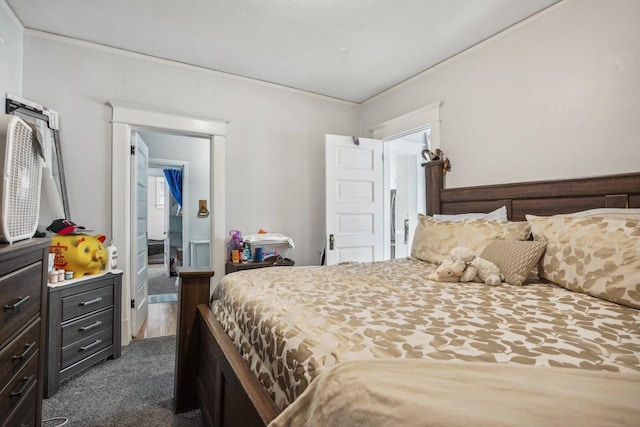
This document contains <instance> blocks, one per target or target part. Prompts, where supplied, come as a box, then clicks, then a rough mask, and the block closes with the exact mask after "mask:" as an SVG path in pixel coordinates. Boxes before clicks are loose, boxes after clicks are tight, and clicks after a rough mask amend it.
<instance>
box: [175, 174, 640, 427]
mask: <svg viewBox="0 0 640 427" xmlns="http://www.w3.org/2000/svg"><path fill="white" fill-rule="evenodd" d="M424 166H425V177H426V183H427V214H428V216H424V217H421V218H420V225H419V228H420V227H421V229H420V230H416V235H417V238H416V239H418V240H420V239H424V241H428V242H432V243H428V244H425V245H422V246H421V245H420V244H416V243H414V247H413V248H412V257H410V259H401V260H394V261H385V262H380V263H370V264H361V263H347V264H342V265H337V266H326V267H295V268H294V269H290V268H270V269H262V270H251V271H246V272H241V273H234V274H231V275H228V276H227V277H225V279H224V280H223V282H222V283H221V285H220V286H219V287H217V288H216V289H215V290H214V293H213V298H212V301H211V304H210V305H209V297H210V293H209V280H208V277H210V275H211V274H212V272H206V271H200V272H194V271H190V272H185V273H184V274H181V282H182V285H181V289H180V297H179V302H180V316H179V321H178V337H177V340H178V344H177V356H176V389H175V401H174V404H175V409H176V412H182V411H186V410H190V409H194V408H196V407H199V408H200V409H201V411H202V416H203V419H204V422H205V424H206V425H215V426H218V425H260V426H265V425H268V424H271V425H272V426H274V427H275V426H285V425H300V424H301V423H302V422H303V421H304V422H305V423H309V425H324V424H331V423H338V424H343V425H344V424H360V425H367V424H372V423H374V424H378V425H398V424H399V423H402V424H408V425H428V424H433V425H441V424H449V425H468V424H470V423H471V422H473V423H474V424H476V425H482V424H486V425H500V424H502V425H513V424H516V423H517V424H531V425H535V424H562V423H563V422H565V423H567V424H573V425H576V424H581V423H582V422H583V421H584V422H586V421H589V422H591V423H593V422H595V423H596V424H599V425H606V424H612V425H625V424H627V425H633V424H634V423H637V420H638V419H640V412H639V411H640V409H639V407H640V405H638V404H637V403H638V397H637V396H640V313H639V310H638V307H640V277H639V276H638V275H639V274H640V268H639V266H638V262H640V261H639V260H640V245H639V244H638V241H639V240H640V236H639V235H638V234H637V233H638V232H640V231H639V230H640V226H639V225H638V222H639V221H640V220H638V218H637V217H633V216H631V217H628V215H627V213H628V212H629V211H630V210H629V209H628V208H640V173H633V174H622V175H614V176H605V177H592V178H585V179H571V180H558V181H541V182H529V183H515V184H501V185H492V186H481V187H468V188H457V189H444V188H443V168H442V163H441V162H429V163H427V164H425V165H424ZM602 208H606V209H607V210H606V211H602V210H597V211H594V209H602ZM496 210H503V211H506V215H507V217H508V219H509V220H510V221H508V222H496V221H492V220H489V219H482V218H480V219H473V220H467V221H459V222H453V221H443V220H435V219H433V218H432V217H431V216H432V215H436V214H439V215H459V214H463V213H468V212H476V213H477V212H483V213H486V212H492V211H496ZM576 212H580V214H575V213H576ZM567 214H571V215H567ZM636 215H637V214H636ZM498 224H500V225H498ZM603 229H605V231H604V232H603ZM585 230H586V231H585ZM419 231H420V232H419ZM532 231H533V233H532V234H533V237H532V238H531V237H529V235H530V233H531V232H532ZM420 233H422V234H423V236H422V237H420V236H421V234H420ZM452 235H455V236H456V237H455V238H452V237H450V236H452ZM567 236H569V237H570V238H571V239H573V240H571V241H569V242H567V240H566V239H567ZM594 236H599V237H594ZM487 239H488V240H487ZM585 239H586V240H587V241H588V242H590V243H589V245H592V246H593V245H595V246H596V247H597V248H599V249H601V250H599V251H595V252H594V253H587V254H585V253H584V251H583V248H582V247H581V245H582V244H583V242H584V241H585ZM594 239H595V240H594ZM494 240H496V241H497V242H494ZM420 241H422V240H420ZM434 241H436V242H439V243H437V244H436V245H434V244H433V242H434ZM487 241H491V244H487ZM611 241H614V242H617V243H616V244H615V245H614V246H611V245H610V244H609V242H611ZM460 243H464V244H465V246H471V247H473V249H474V250H477V251H479V252H481V254H482V256H483V257H487V258H489V259H491V260H494V261H496V264H498V263H502V264H501V266H500V267H501V271H502V272H504V273H506V274H505V278H504V279H505V283H504V285H502V286H498V287H489V286H487V285H485V284H483V283H464V284H462V283H457V282H433V281H429V280H426V277H427V276H428V275H429V274H430V273H432V272H433V270H435V267H436V266H437V265H438V263H439V261H441V260H442V259H444V257H445V256H446V253H448V251H449V249H451V247H453V246H456V245H458V244H460ZM567 247H571V248H573V249H572V251H573V252H571V251H569V252H567V249H566V248H567ZM604 249H607V250H608V251H604V252H603V250H604ZM505 253H507V254H508V255H507V256H506V258H504V257H505V255H504V254H505ZM521 253H522V254H523V255H522V256H520V255H518V256H516V255H515V254H521ZM501 257H502V258H501ZM507 258H508V259H507ZM513 258H517V259H516V260H515V261H514V259H513ZM576 260H578V261H576ZM583 260H589V262H588V263H585V262H583ZM507 261H508V262H507ZM505 262H506V264H505ZM586 264H589V265H586ZM594 265H595V267H593V266H594ZM530 271H533V274H531V273H530ZM594 272H595V273H594ZM594 274H595V275H596V276H598V275H599V277H600V276H604V277H612V278H613V279H614V280H607V281H605V282H606V283H605V282H603V280H601V279H599V278H598V277H595V276H594ZM541 277H542V278H541ZM507 281H508V283H507ZM389 408H393V410H390V409H389Z"/></svg>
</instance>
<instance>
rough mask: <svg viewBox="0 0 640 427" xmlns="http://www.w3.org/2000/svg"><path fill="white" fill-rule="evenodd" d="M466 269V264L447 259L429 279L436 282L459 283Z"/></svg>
mask: <svg viewBox="0 0 640 427" xmlns="http://www.w3.org/2000/svg"><path fill="white" fill-rule="evenodd" d="M466 267H467V266H466V264H465V263H464V262H461V261H456V262H454V261H451V260H448V259H445V260H443V261H442V263H441V264H440V265H439V266H438V268H437V269H436V271H434V272H432V273H431V274H429V276H427V278H428V279H429V280H433V281H434V282H459V281H460V276H462V273H463V271H464V270H465V268H466Z"/></svg>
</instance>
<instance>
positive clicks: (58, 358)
mask: <svg viewBox="0 0 640 427" xmlns="http://www.w3.org/2000/svg"><path fill="white" fill-rule="evenodd" d="M121 288H122V272H119V271H118V272H109V273H101V274H97V275H86V276H84V277H83V278H80V279H73V280H65V281H63V282H60V283H56V284H51V285H49V313H48V325H47V345H46V354H47V362H46V366H45V377H44V397H45V398H48V397H51V396H53V395H54V394H55V393H56V392H57V391H58V389H59V388H60V383H61V382H62V381H65V380H66V379H68V378H69V377H71V376H72V375H75V374H77V373H78V372H81V371H83V370H85V369H87V368H89V367H91V366H93V365H95V364H96V363H98V362H101V361H103V360H105V359H108V358H112V359H117V358H119V357H120V354H121V335H122V333H121V327H120V325H121V306H122V303H121V295H122V289H121Z"/></svg>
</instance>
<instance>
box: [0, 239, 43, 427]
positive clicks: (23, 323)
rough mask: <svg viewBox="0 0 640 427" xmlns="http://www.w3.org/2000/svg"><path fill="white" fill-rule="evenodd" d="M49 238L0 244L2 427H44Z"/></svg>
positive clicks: (0, 397)
mask: <svg viewBox="0 0 640 427" xmlns="http://www.w3.org/2000/svg"><path fill="white" fill-rule="evenodd" d="M48 254H49V239H44V238H43V239H29V240H24V241H21V242H16V243H12V244H0V310H2V311H1V313H0V426H40V424H41V422H42V392H43V381H42V379H43V373H44V359H45V352H44V348H45V341H44V340H45V332H46V331H45V326H46V325H45V323H46V312H47V279H48V278H47V270H48V268H47V263H48V259H49V256H48Z"/></svg>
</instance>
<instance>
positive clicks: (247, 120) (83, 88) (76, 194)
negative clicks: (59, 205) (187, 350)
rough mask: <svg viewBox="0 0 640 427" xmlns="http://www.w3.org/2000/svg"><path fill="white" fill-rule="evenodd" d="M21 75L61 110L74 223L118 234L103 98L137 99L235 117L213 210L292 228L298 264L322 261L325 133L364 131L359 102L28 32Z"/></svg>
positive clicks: (244, 225)
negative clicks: (219, 201) (221, 196)
mask: <svg viewBox="0 0 640 427" xmlns="http://www.w3.org/2000/svg"><path fill="white" fill-rule="evenodd" d="M43 69H46V70H47V73H46V74H45V75H44V76H43V74H42V72H41V70H43ZM23 78H24V97H25V98H27V99H30V100H32V101H34V102H38V103H40V104H43V105H45V106H47V107H49V108H52V109H55V110H57V111H59V113H60V125H61V139H62V151H63V156H64V161H65V169H66V174H67V182H68V187H69V198H70V204H71V213H72V216H73V217H74V218H73V219H74V221H75V222H77V223H81V224H85V225H86V226H87V227H91V228H93V229H96V230H99V231H103V232H104V233H105V234H108V235H109V234H110V233H111V213H110V212H111V200H110V199H111V197H110V194H111V173H112V171H111V131H110V129H111V126H110V122H109V120H110V113H111V109H110V108H109V107H108V106H106V105H105V102H106V101H112V102H118V103H121V104H125V105H126V104H129V105H131V104H132V105H140V106H144V107H146V108H148V109H156V110H159V111H164V112H172V113H178V114H186V115H190V116H195V117H204V118H208V119H218V120H228V121H229V124H228V125H227V134H226V150H225V151H226V165H227V168H226V171H227V172H226V188H225V191H226V202H225V206H215V207H213V208H212V209H210V211H211V212H212V214H213V215H215V212H216V210H217V209H225V214H226V222H227V224H226V229H227V230H232V229H239V230H241V231H242V232H243V233H247V234H248V233H255V232H257V231H258V229H260V228H263V229H265V230H268V231H273V232H279V233H283V234H286V235H288V236H291V237H292V238H293V239H294V241H295V242H296V249H295V250H294V251H292V253H291V254H292V256H293V257H294V259H295V260H296V264H299V265H305V264H318V263H319V261H320V257H319V254H318V251H319V250H321V249H322V247H323V246H324V135H325V134H327V133H331V134H343V135H355V134H357V133H358V109H359V108H358V106H357V105H355V104H351V103H346V102H341V101H337V100H331V99H329V98H324V97H319V96H316V95H311V94H306V93H302V92H299V91H294V90H291V89H285V88H281V87H277V86H274V85H270V84H266V83H261V82H256V81H250V80H248V79H242V78H237V77H233V76H228V75H224V74H222V73H216V72H210V71H206V70H202V69H198V68H195V67H189V66H185V65H182V64H176V63H170V62H167V61H162V60H158V59H154V58H149V57H143V56H140V55H135V54H131V53H128V52H122V51H117V50H114V49H110V48H102V47H98V46H96V45H91V44H87V43H81V42H77V41H72V40H69V39H65V38H61V37H57V36H50V35H46V34H43V33H39V32H34V31H30V30H26V31H25V40H24V77H23ZM113 173H120V172H119V171H113ZM123 197H124V195H123ZM202 198H207V197H202ZM192 200H197V198H195V197H194V198H193V199H192Z"/></svg>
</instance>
